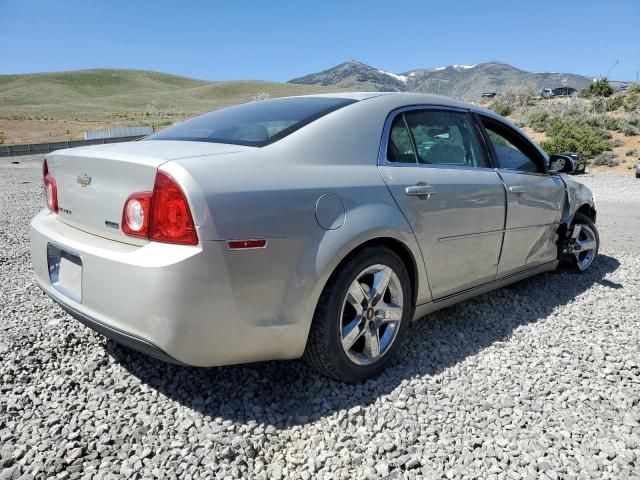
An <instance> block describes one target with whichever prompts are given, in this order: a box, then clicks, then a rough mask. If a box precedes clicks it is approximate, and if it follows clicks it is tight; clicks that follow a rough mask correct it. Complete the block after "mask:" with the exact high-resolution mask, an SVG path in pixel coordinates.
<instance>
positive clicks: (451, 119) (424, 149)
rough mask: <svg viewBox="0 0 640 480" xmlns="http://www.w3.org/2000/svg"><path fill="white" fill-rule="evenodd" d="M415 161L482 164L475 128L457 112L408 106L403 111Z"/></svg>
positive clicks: (465, 164)
mask: <svg viewBox="0 0 640 480" xmlns="http://www.w3.org/2000/svg"><path fill="white" fill-rule="evenodd" d="M404 117H405V119H406V122H407V125H408V126H409V130H410V131H411V135H412V136H413V141H414V144H415V148H416V153H417V155H418V162H419V163H423V164H427V165H446V166H453V167H455V166H458V167H484V166H485V161H484V156H483V154H482V151H481V150H480V147H479V143H478V138H477V135H476V131H475V129H474V127H473V126H472V124H471V123H470V122H469V119H468V116H467V114H465V113H461V112H450V111H440V110H411V111H408V112H405V113H404Z"/></svg>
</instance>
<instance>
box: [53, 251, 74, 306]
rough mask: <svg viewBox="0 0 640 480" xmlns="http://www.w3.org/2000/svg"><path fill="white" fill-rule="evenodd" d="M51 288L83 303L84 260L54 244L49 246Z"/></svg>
mask: <svg viewBox="0 0 640 480" xmlns="http://www.w3.org/2000/svg"><path fill="white" fill-rule="evenodd" d="M47 263H48V265H49V280H50V281H51V286H52V287H53V288H54V289H55V290H57V291H58V292H60V293H61V294H62V295H64V296H65V297H67V298H69V299H70V300H73V301H74V302H76V303H82V259H81V258H80V257H79V256H78V255H76V254H74V253H71V252H67V251H66V250H63V249H61V248H60V247H58V246H56V245H52V244H48V245H47Z"/></svg>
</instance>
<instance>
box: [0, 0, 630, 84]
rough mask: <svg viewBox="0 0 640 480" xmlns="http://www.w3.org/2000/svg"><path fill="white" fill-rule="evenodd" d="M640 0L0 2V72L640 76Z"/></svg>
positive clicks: (212, 76) (222, 76)
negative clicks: (513, 71)
mask: <svg viewBox="0 0 640 480" xmlns="http://www.w3.org/2000/svg"><path fill="white" fill-rule="evenodd" d="M559 5H562V7H559ZM639 32H640V0H606V1H605V0H556V1H548V0H535V1H517V0H513V1H508V0H503V1H494V0H481V1H472V0H436V1H431V0H429V1H427V0H424V1H412V0H404V1H402V2H400V1H397V0H396V1H394V0H387V1H384V2H382V1H370V2H365V1H353V2H348V1H347V0H345V1H343V2H340V1H333V0H325V1H316V2H305V1H303V0H299V1H280V2H277V1H270V2H267V1H264V0H262V1H255V2H252V1H224V2H222V1H188V0H182V1H178V0H174V1H153V2H151V1H147V2H143V1H134V0H129V1H125V0H100V1H98V0H95V1H91V0H85V1H79V0H68V1H62V0H49V1H47V0H41V1H36V0H0V47H1V48H0V73H28V72H41V71H59V70H75V69H82V68H96V67H109V68H139V69H148V70H157V71H163V72H171V73H176V74H179V75H186V76H191V77H196V78H203V79H208V80H231V79H263V80H275V81H286V80H289V79H290V78H292V77H296V76H299V75H303V74H306V73H310V72H315V71H319V70H323V69H326V68H329V67H331V66H333V65H336V64H338V63H341V62H343V61H345V60H348V59H349V58H354V59H356V60H360V61H362V62H365V63H368V64H370V65H373V66H376V67H378V68H381V69H384V70H388V71H392V72H396V73H399V72H403V71H406V70H409V69H413V68H420V67H436V66H441V65H449V64H475V63H480V62H485V61H490V60H501V61H504V62H507V63H511V64H512V65H515V66H517V67H519V68H522V69H525V70H531V71H542V70H544V71H561V72H571V73H580V74H584V75H589V76H594V75H600V74H605V73H606V72H607V71H608V70H609V69H610V68H611V66H612V65H613V64H614V63H615V62H616V60H619V64H618V65H617V66H616V67H615V68H614V69H613V71H612V72H611V75H610V77H611V78H612V79H618V80H634V79H635V78H636V71H637V70H640V38H639V37H638V33H639Z"/></svg>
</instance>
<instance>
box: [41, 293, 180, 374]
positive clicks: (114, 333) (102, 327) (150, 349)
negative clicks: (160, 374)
mask: <svg viewBox="0 0 640 480" xmlns="http://www.w3.org/2000/svg"><path fill="white" fill-rule="evenodd" d="M44 292H45V293H47V292H46V290H44ZM47 295H48V294H47ZM50 298H51V299H52V300H53V301H54V302H56V303H57V304H58V305H60V307H62V309H63V310H64V311H65V312H67V313H68V314H69V315H71V316H72V317H73V318H75V319H76V320H78V321H79V322H82V323H83V324H84V325H86V326H87V327H89V328H90V329H91V330H94V331H96V332H98V333H99V334H100V335H104V336H105V337H107V338H110V339H111V340H114V341H116V342H118V343H119V344H121V345H124V346H125V347H128V348H131V349H133V350H136V351H138V352H140V353H144V354H145V355H148V356H150V357H153V358H156V359H158V360H162V361H164V362H169V363H175V364H178V365H181V363H180V362H179V361H177V360H176V359H175V358H173V357H172V356H170V355H168V354H167V353H165V352H164V351H162V349H161V348H159V347H157V346H155V345H154V344H152V343H151V342H149V341H148V340H145V339H144V338H140V337H136V336H135V335H132V334H130V333H127V332H123V331H121V330H118V329H117V328H114V327H111V326H109V325H106V324H104V323H100V322H99V321H98V320H96V319H94V318H90V317H88V316H87V315H85V314H84V313H82V312H80V311H78V310H76V309H74V308H72V307H70V306H69V305H66V304H65V303H62V302H61V301H60V300H58V299H57V298H55V297H53V296H50Z"/></svg>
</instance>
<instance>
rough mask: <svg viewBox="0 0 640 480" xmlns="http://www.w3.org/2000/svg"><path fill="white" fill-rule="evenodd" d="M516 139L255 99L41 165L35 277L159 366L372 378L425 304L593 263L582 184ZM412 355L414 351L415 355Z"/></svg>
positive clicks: (418, 117)
mask: <svg viewBox="0 0 640 480" xmlns="http://www.w3.org/2000/svg"><path fill="white" fill-rule="evenodd" d="M572 165H573V162H572V161H571V159H570V158H567V157H564V156H562V155H557V156H553V157H551V158H549V157H548V156H547V155H546V154H545V153H544V152H543V151H542V150H540V148H538V147H537V146H536V145H535V144H534V143H533V142H531V140H529V139H528V138H527V137H526V135H524V134H523V133H522V132H521V131H520V130H519V129H518V128H517V127H515V126H514V125H512V124H511V123H509V122H508V121H506V120H505V119H503V118H502V117H499V116H498V115H496V114H494V113H492V112H490V111H488V110H484V109H481V108H478V107H476V106H473V105H469V104H465V103H461V102H456V101H452V100H448V99H444V98H440V97H434V96H427V95H420V94H406V93H353V94H332V95H326V96H322V95H318V96H308V97H292V98H283V99H274V100H266V101H261V102H253V103H248V104H244V105H239V106H235V107H230V108H225V109H222V110H218V111H215V112H212V113H209V114H206V115H203V116H200V117H197V118H194V119H191V120H188V121H185V122H183V123H179V124H176V125H174V126H172V127H169V128H167V129H166V130H164V131H162V132H160V133H157V134H155V135H152V136H150V137H148V138H146V139H145V140H143V141H138V142H132V143H123V144H112V145H100V146H92V147H83V148H75V149H68V150H59V151H57V152H54V153H52V154H50V155H48V156H47V157H46V160H45V161H44V165H43V178H44V187H45V194H46V195H45V196H46V201H47V208H46V209H44V210H43V211H42V212H40V213H39V214H38V215H37V216H36V217H35V218H34V219H33V220H32V222H31V253H32V259H33V265H34V270H35V276H36V279H37V282H38V284H39V285H40V287H41V288H42V289H43V290H44V292H45V293H46V294H48V295H49V296H50V297H51V298H52V299H53V300H55V301H56V302H57V303H59V304H60V305H61V306H62V307H63V308H64V309H66V310H67V311H68V312H69V313H70V314H71V315H72V316H74V317H75V318H77V319H78V320H80V321H81V322H83V323H84V324H86V325H88V326H89V327H90V328H93V329H95V330H97V331H98V332H100V333H102V334H104V335H106V336H107V337H110V338H112V339H114V340H116V341H117V342H119V343H122V344H124V345H126V346H129V347H131V348H134V349H137V350H139V351H142V352H144V353H147V354H149V355H151V356H154V357H157V358H160V359H164V360H167V361H171V362H176V363H181V364H187V365H194V366H215V365H226V364H235V363H242V362H255V361H261V360H273V359H294V358H299V357H305V358H306V360H308V362H309V363H310V364H311V365H312V366H314V367H315V368H317V369H318V370H319V371H320V372H322V373H324V374H327V375H330V376H332V377H334V378H337V379H341V380H344V381H348V382H359V381H362V380H364V379H367V378H370V377H372V376H374V375H376V374H378V373H379V372H380V371H381V370H382V369H383V368H384V366H385V364H387V363H388V361H389V360H390V358H391V357H392V356H393V354H394V353H395V352H396V350H397V349H398V348H399V346H400V344H401V342H402V341H403V340H404V337H405V336H407V335H408V334H409V335H410V333H409V332H410V330H409V328H408V327H409V324H410V323H411V321H412V320H413V319H415V318H419V317H422V316H424V315H426V314H428V313H430V312H433V311H434V310H437V309H440V308H443V307H445V306H448V305H451V304H453V303H456V302H459V301H462V300H464V299H467V298H469V297H472V296H474V295H478V294H481V293H483V292H487V291H489V290H492V289H495V288H498V287H501V286H503V285H507V284H509V283H512V282H515V281H518V280H521V279H524V278H526V277H529V276H531V275H535V274H537V273H541V272H545V271H549V270H553V269H555V268H556V267H557V266H558V264H559V263H560V262H565V263H568V264H572V265H573V266H574V267H575V268H577V269H579V270H586V269H587V268H589V266H590V265H591V264H592V262H593V261H594V259H595V258H596V255H597V253H598V245H599V238H598V231H597V229H596V226H595V218H596V211H595V205H594V201H593V196H592V194H591V192H590V191H589V189H588V188H587V187H585V186H583V185H582V184H580V183H577V182H574V181H572V180H571V179H570V178H568V177H567V176H565V175H562V173H563V172H564V173H570V171H571V169H572ZM412 347H413V348H420V347H419V346H418V345H413V346H412Z"/></svg>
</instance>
